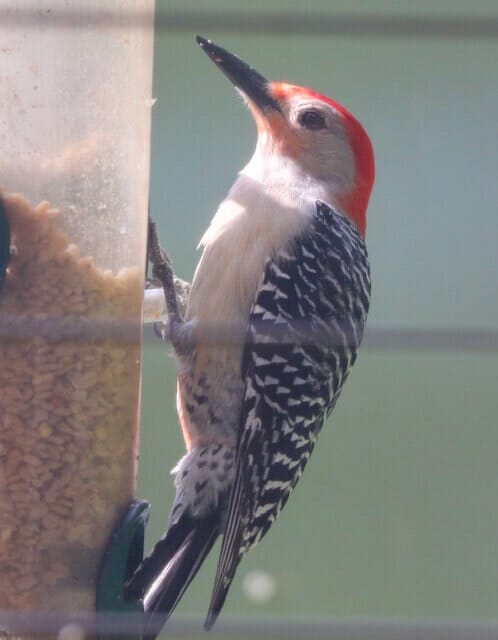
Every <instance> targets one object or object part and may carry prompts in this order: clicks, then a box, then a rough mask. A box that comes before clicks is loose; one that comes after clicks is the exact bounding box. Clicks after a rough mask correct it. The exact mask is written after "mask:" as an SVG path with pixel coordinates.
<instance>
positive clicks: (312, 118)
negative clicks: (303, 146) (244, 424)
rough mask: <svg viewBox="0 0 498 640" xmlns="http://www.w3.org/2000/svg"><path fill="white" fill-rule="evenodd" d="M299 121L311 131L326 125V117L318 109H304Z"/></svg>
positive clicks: (323, 127)
mask: <svg viewBox="0 0 498 640" xmlns="http://www.w3.org/2000/svg"><path fill="white" fill-rule="evenodd" d="M297 121H298V122H299V124H300V125H301V126H302V127H304V128H305V129H310V130H311V131H318V130H319V129H325V127H326V125H325V118H324V117H323V115H322V114H321V113H320V112H319V111H317V110H316V109H306V111H302V112H301V113H300V114H299V116H298V119H297Z"/></svg>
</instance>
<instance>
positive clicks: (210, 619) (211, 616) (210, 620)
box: [204, 611, 220, 631]
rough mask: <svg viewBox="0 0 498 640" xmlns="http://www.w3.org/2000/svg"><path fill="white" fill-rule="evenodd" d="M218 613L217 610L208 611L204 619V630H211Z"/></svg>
mask: <svg viewBox="0 0 498 640" xmlns="http://www.w3.org/2000/svg"><path fill="white" fill-rule="evenodd" d="M219 615H220V612H219V611H209V612H208V614H207V616H206V619H205V621H204V631H211V629H212V628H213V627H214V623H215V622H216V620H217V619H218V616H219Z"/></svg>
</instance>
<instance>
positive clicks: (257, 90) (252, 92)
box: [196, 36, 281, 111]
mask: <svg viewBox="0 0 498 640" xmlns="http://www.w3.org/2000/svg"><path fill="white" fill-rule="evenodd" d="M196 40H197V43H198V44H199V45H200V46H201V48H202V49H204V51H205V52H206V53H207V55H208V56H209V57H210V58H211V60H212V61H213V62H214V63H215V64H216V65H217V67H218V68H219V69H221V71H223V73H224V74H225V75H226V76H227V78H229V80H231V81H232V82H233V84H234V85H235V86H236V87H237V88H238V89H240V90H241V91H242V92H243V93H244V94H245V95H246V96H247V97H248V98H249V99H250V100H251V102H253V103H254V104H255V106H256V107H258V108H259V109H261V111H265V110H268V109H274V110H276V111H281V108H280V105H279V104H278V102H277V101H276V100H275V99H274V98H273V97H272V96H271V95H270V93H269V87H270V83H269V81H268V80H267V79H266V78H265V77H264V76H262V75H261V74H260V73H258V72H257V71H256V70H255V69H253V68H252V67H250V66H249V65H248V64H247V63H246V62H244V61H243V60H241V59H240V58H239V57H238V56H234V55H233V53H230V52H229V51H226V49H222V48H221V47H218V46H217V45H216V44H213V43H212V42H211V40H206V39H205V38H202V37H201V36H197V37H196Z"/></svg>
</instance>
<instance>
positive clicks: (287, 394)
mask: <svg viewBox="0 0 498 640" xmlns="http://www.w3.org/2000/svg"><path fill="white" fill-rule="evenodd" d="M369 297H370V275H369V266H368V257H367V252H366V247H365V244H364V241H363V239H362V237H361V236H360V235H359V234H358V232H357V231H356V230H355V228H354V227H353V225H352V224H351V223H350V222H349V221H348V220H347V219H346V218H345V217H344V216H343V215H342V214H340V213H338V212H336V211H334V210H332V209H331V208H330V207H328V206H327V205H325V204H323V203H321V202H317V207H316V215H315V216H314V218H313V220H312V223H311V225H310V228H309V229H308V230H307V231H306V233H303V235H302V236H301V237H300V238H298V239H297V240H296V241H295V242H294V244H293V245H292V246H291V247H289V249H288V251H287V252H286V253H285V254H284V253H282V254H279V255H276V256H274V257H273V258H272V259H271V260H269V261H268V262H267V265H266V268H265V273H264V278H263V282H262V284H261V287H260V288H259V290H258V292H257V296H256V300H255V303H254V306H253V308H252V310H251V314H250V319H249V327H248V343H247V346H246V349H245V355H244V363H243V371H242V373H243V377H244V379H245V396H244V402H243V408H242V414H241V424H240V433H239V445H238V457H237V465H236V480H235V483H234V486H233V489H232V492H231V496H230V501H229V507H228V516H227V522H226V527H225V534H224V539H223V545H222V550H221V555H220V560H219V565H218V572H217V576H216V582H215V588H214V591H213V599H212V603H211V614H210V615H211V616H212V619H213V621H214V619H215V617H216V614H217V612H218V611H219V610H220V608H221V605H222V604H223V601H224V599H225V595H226V591H227V590H228V586H229V585H230V582H231V580H232V578H233V575H234V573H235V569H236V566H237V564H238V562H239V560H240V558H241V556H242V555H243V553H245V552H246V551H247V550H248V549H249V548H250V547H251V546H253V545H254V544H256V543H257V542H258V541H259V540H260V539H261V537H262V536H263V535H264V534H265V533H266V531H267V530H268V529H269V528H270V526H271V525H272V523H273V522H274V520H275V518H276V517H277V515H278V514H279V512H280V511H281V509H282V507H283V506H284V504H285V503H286V501H287V499H288V497H289V494H290V492H291V491H292V489H293V487H294V486H295V485H296V483H297V481H298V480H299V478H300V477H301V474H302V472H303V470H304V467H305V465H306V462H307V461H308V459H309V457H310V455H311V452H312V450H313V447H314V445H315V442H316V439H317V436H318V433H319V431H320V429H321V427H322V425H323V421H324V419H325V418H326V416H327V415H328V413H329V412H330V411H331V410H332V408H333V407H334V404H335V402H336V400H337V398H338V396H339V393H340V391H341V388H342V385H343V384H344V381H345V380H346V378H347V375H348V373H349V371H350V368H351V366H352V365H353V363H354V361H355V358H356V352H357V349H358V346H359V344H360V341H361V338H362V334H363V328H364V324H365V320H366V315H367V312H368V306H369ZM208 626H209V617H208Z"/></svg>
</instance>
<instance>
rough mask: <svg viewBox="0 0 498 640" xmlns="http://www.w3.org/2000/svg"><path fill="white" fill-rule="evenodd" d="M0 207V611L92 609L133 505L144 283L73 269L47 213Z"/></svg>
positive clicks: (19, 201) (72, 254) (20, 201)
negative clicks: (2, 246)
mask: <svg viewBox="0 0 498 640" xmlns="http://www.w3.org/2000/svg"><path fill="white" fill-rule="evenodd" d="M0 197H2V199H3V203H4V206H5V209H6V213H7V218H8V220H9V223H10V227H11V234H12V255H11V259H10V263H9V268H8V271H7V275H6V279H5V282H4V284H3V287H2V288H1V289H0V575H1V579H0V610H2V609H4V610H8V609H89V608H92V607H93V606H94V598H95V581H96V575H97V571H98V566H99V563H100V560H101V556H102V552H103V549H104V548H105V545H106V543H107V541H108V538H109V536H110V533H111V531H112V529H113V527H114V526H115V524H116V522H117V520H118V519H119V516H120V515H121V514H122V512H123V510H124V509H125V508H126V506H127V505H128V504H129V502H130V500H131V499H133V497H134V490H135V470H136V469H135V467H136V455H137V448H136V447H137V413H138V392H139V377H140V365H139V362H140V339H141V330H140V324H139V322H140V305H141V299H142V294H143V281H142V274H141V273H140V271H139V270H138V269H122V270H121V271H120V272H119V273H117V274H113V273H112V272H110V271H105V270H102V269H100V268H99V267H98V266H97V265H96V264H95V263H94V261H93V260H92V259H91V258H88V257H82V256H81V255H80V252H79V250H78V248H77V247H76V246H75V245H74V244H71V243H70V240H69V238H68V236H67V235H66V234H65V233H64V232H62V231H61V230H60V229H59V228H58V225H57V215H58V214H57V212H56V211H55V210H53V209H50V207H49V205H48V203H46V202H44V203H41V204H39V205H38V206H36V207H32V206H31V205H30V203H28V202H27V201H26V200H25V199H24V198H23V197H22V196H20V195H9V194H0Z"/></svg>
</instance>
